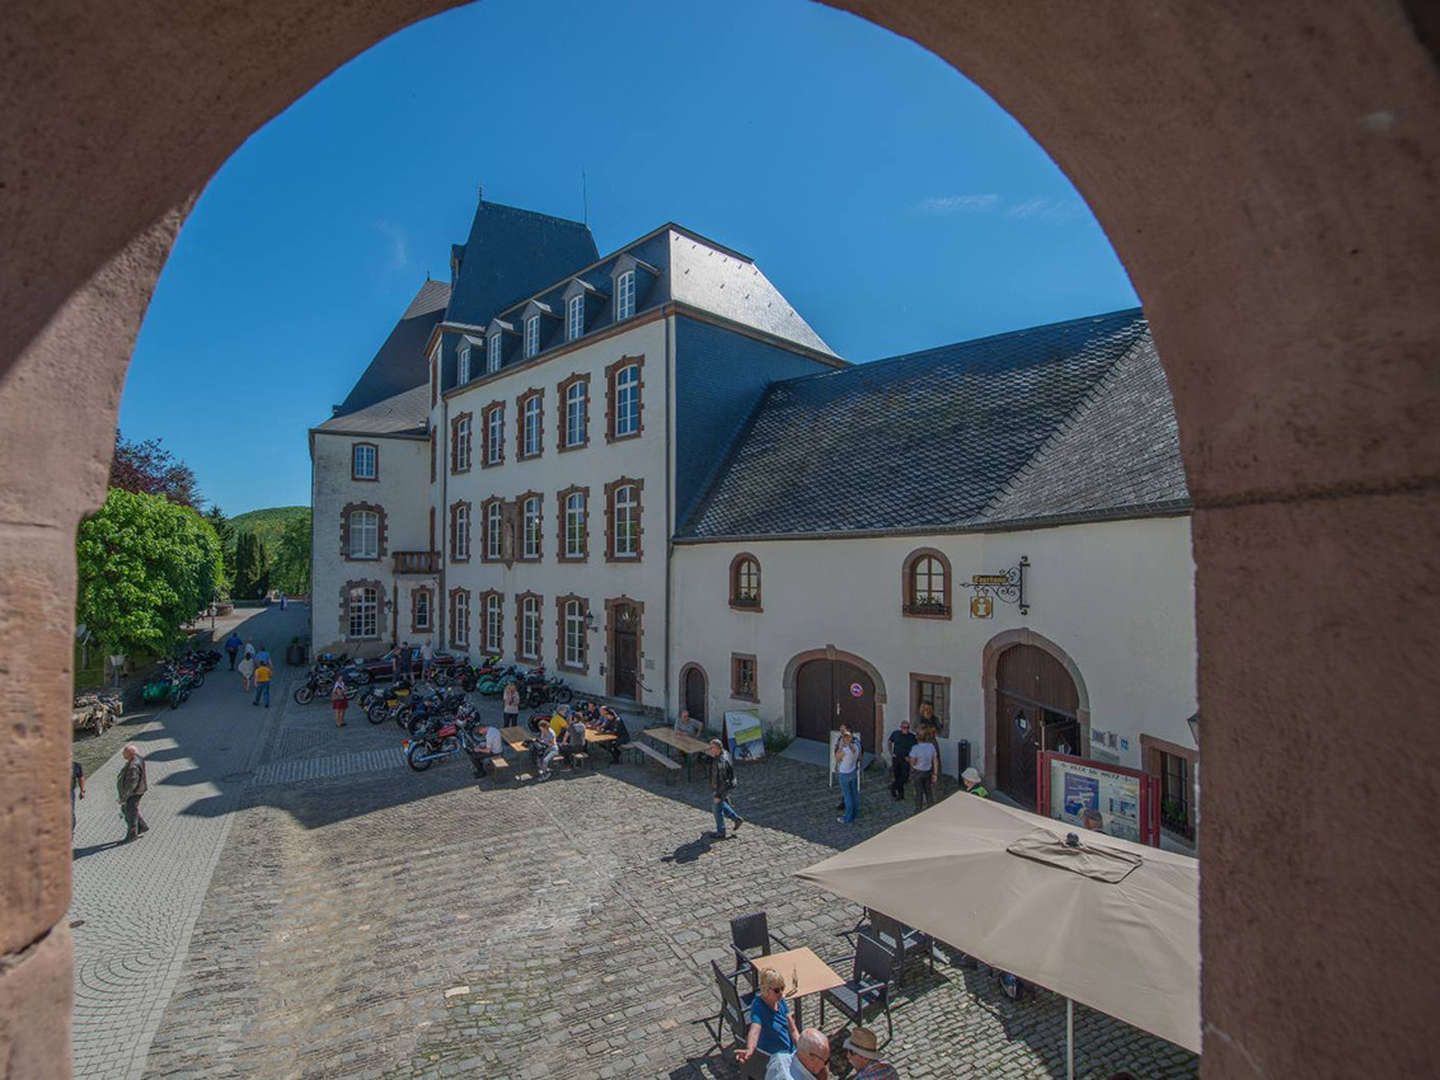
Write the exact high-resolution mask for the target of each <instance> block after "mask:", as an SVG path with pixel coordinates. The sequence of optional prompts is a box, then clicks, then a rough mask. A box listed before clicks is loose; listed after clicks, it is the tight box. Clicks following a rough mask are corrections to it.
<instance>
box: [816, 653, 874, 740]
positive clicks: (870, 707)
mask: <svg viewBox="0 0 1440 1080" xmlns="http://www.w3.org/2000/svg"><path fill="white" fill-rule="evenodd" d="M878 717H879V709H878V708H877V705H876V701H875V680H873V679H872V678H870V676H869V675H867V674H866V673H865V672H864V671H863V670H862V669H861V668H858V667H856V666H855V665H854V664H852V663H849V662H848V661H845V660H810V661H808V662H806V663H804V664H802V665H801V666H800V670H799V671H797V672H796V673H795V735H796V737H797V738H801V739H817V740H819V741H820V742H824V743H828V742H829V741H830V732H832V731H835V730H838V729H839V727H840V725H841V724H844V725H845V726H846V727H848V728H849V729H850V730H851V731H854V732H858V733H859V735H860V743H861V745H862V746H863V747H864V748H865V750H866V752H867V753H871V754H873V753H874V752H875V743H876V740H877V738H878V737H879V732H878V731H877V730H876V728H877V726H878V725H877V721H878Z"/></svg>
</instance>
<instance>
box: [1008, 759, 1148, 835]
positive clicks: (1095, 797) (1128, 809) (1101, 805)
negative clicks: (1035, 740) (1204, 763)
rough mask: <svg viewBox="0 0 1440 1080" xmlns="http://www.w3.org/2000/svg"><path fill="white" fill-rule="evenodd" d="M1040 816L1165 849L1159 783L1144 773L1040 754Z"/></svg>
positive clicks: (1038, 775) (1107, 764) (1036, 785)
mask: <svg viewBox="0 0 1440 1080" xmlns="http://www.w3.org/2000/svg"><path fill="white" fill-rule="evenodd" d="M1036 757H1037V759H1038V760H1037V766H1038V767H1037V769H1036V773H1035V777H1036V779H1035V787H1036V792H1035V800H1036V804H1037V805H1038V806H1039V809H1040V813H1041V814H1043V815H1045V816H1046V817H1052V818H1055V819H1056V820H1058V821H1063V822H1065V823H1066V824H1067V825H1074V826H1076V827H1077V828H1081V829H1094V830H1096V831H1098V832H1103V833H1108V834H1109V835H1111V836H1118V837H1119V838H1120V839H1122V840H1133V841H1135V842H1136V843H1140V844H1149V845H1151V846H1152V847H1159V846H1160V781H1159V780H1158V779H1157V778H1156V777H1153V776H1150V775H1149V774H1147V773H1143V772H1141V771H1140V770H1139V769H1127V768H1125V767H1124V766H1122V765H1111V764H1110V763H1108V762H1104V761H1093V760H1090V759H1087V758H1079V757H1073V756H1071V755H1069V754H1059V753H1056V752H1055V751H1053V750H1041V751H1039V752H1038V753H1037V754H1036Z"/></svg>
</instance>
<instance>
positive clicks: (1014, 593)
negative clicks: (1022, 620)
mask: <svg viewBox="0 0 1440 1080" xmlns="http://www.w3.org/2000/svg"><path fill="white" fill-rule="evenodd" d="M1029 566H1030V556H1028V555H1021V556H1020V562H1019V563H1018V564H1017V565H1015V566H1012V567H1011V568H1010V569H1009V570H1006V571H1005V572H1004V573H1002V574H971V575H970V580H969V581H962V582H961V583H960V586H961V588H965V589H972V590H974V594H975V595H974V596H973V597H971V599H970V616H971V618H975V619H988V618H990V615H991V612H992V611H993V610H994V606H995V601H996V600H999V601H1001V602H1002V603H1006V604H1015V605H1016V606H1017V607H1019V609H1020V614H1021V615H1029V614H1030V604H1029V602H1028V601H1027V600H1026V599H1025V571H1026V570H1027V569H1028V568H1029Z"/></svg>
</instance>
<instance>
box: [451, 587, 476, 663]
mask: <svg viewBox="0 0 1440 1080" xmlns="http://www.w3.org/2000/svg"><path fill="white" fill-rule="evenodd" d="M462 596H463V597H464V598H465V618H464V619H463V620H462V619H460V618H459V617H458V616H457V614H456V607H457V603H456V602H457V601H458V599H459V598H460V597H462ZM472 614H474V613H473V612H472V611H471V610H470V590H469V589H466V588H464V587H462V586H460V585H457V586H455V588H453V589H451V590H450V647H451V648H452V649H465V650H467V651H468V650H469V648H470V617H471V615H472ZM457 629H460V630H463V631H464V633H465V636H464V637H463V638H461V637H457V636H456V634H455V631H456V630H457Z"/></svg>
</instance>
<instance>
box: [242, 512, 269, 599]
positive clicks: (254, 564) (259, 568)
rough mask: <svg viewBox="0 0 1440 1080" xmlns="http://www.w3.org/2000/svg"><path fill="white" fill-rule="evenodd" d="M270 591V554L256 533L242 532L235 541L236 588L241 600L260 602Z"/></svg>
mask: <svg viewBox="0 0 1440 1080" xmlns="http://www.w3.org/2000/svg"><path fill="white" fill-rule="evenodd" d="M269 591H270V552H269V551H268V550H267V549H266V547H265V543H264V541H262V540H261V539H260V537H259V536H257V535H256V534H255V533H253V532H251V531H249V530H248V529H247V530H246V531H245V532H242V533H241V534H240V535H239V536H238V537H236V539H235V588H234V590H233V592H234V595H235V597H236V598H237V599H240V600H258V599H260V598H261V597H262V596H264V595H265V594H266V593H267V592H269Z"/></svg>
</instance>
